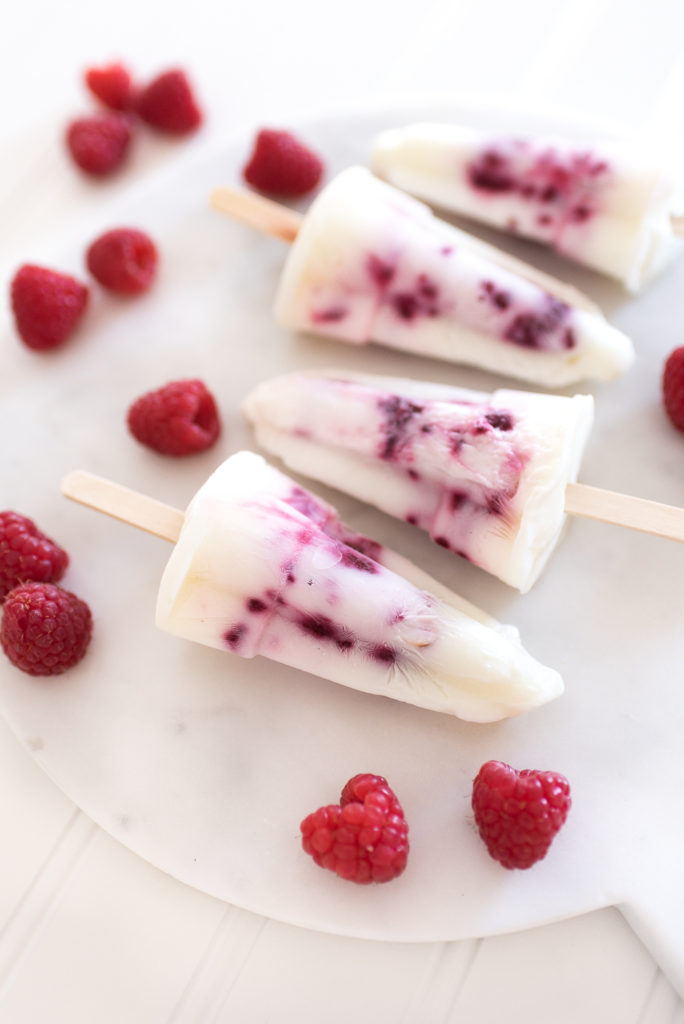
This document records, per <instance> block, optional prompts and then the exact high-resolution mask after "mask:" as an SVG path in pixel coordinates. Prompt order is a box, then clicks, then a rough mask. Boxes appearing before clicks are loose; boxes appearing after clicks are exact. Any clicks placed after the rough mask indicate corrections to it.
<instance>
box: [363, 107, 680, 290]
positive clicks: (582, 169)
mask: <svg viewBox="0 0 684 1024" xmlns="http://www.w3.org/2000/svg"><path fill="white" fill-rule="evenodd" d="M371 163H372V166H373V169H374V170H375V172H376V173H377V174H378V175H380V177H382V178H385V179H386V180H387V181H389V182H392V184H394V185H396V186H398V187H399V188H402V189H406V191H407V192H411V193H412V194H414V195H416V196H420V197H421V199H425V200H427V202H429V203H434V204H435V205H436V206H440V207H442V208H443V209H445V210H451V211H453V212H455V213H459V214H462V215H464V216H466V217H470V218H472V219H473V220H477V221H481V222H484V223H486V224H491V225H493V226H494V227H497V228H500V229H501V230H504V231H509V232H512V233H514V234H519V235H523V236H525V237H527V238H533V239H535V240H536V241H538V242H542V243H543V244H545V245H549V246H551V247H552V248H553V249H556V250H557V251H558V252H560V253H562V254H563V255H564V256H568V257H570V258H571V259H573V260H576V261H578V262H579V263H584V264H586V265H587V266H590V267H593V268H594V269H595V270H599V271H601V272H602V273H604V274H607V275H609V276H610V277H615V278H617V279H618V280H619V281H621V282H622V283H623V284H624V285H625V287H626V288H628V289H629V290H630V291H637V290H638V289H639V288H641V286H642V285H643V284H645V283H646V282H647V281H648V280H649V279H650V278H652V277H653V276H654V275H655V274H657V273H658V272H659V271H660V270H661V269H662V268H663V267H664V266H665V265H666V264H667V263H668V261H669V260H670V259H671V257H672V256H673V255H674V254H675V253H676V252H677V251H678V249H679V245H678V242H677V238H676V236H675V234H674V231H673V225H672V219H671V218H672V216H673V215H676V214H677V213H678V212H679V213H681V212H682V211H683V210H684V196H683V195H682V188H681V184H680V183H678V182H677V181H676V180H675V177H674V175H668V174H667V173H665V172H664V171H663V170H662V169H660V168H658V167H656V166H654V165H653V164H652V163H649V162H648V160H645V159H640V158H639V156H638V154H636V153H635V152H634V151H633V149H632V151H630V150H629V149H628V147H627V146H626V145H625V144H620V143H615V142H605V141H601V142H591V143H589V142H587V143H583V142H574V141H572V140H569V139H563V138H555V137H534V136H527V137H523V136H515V137H511V136H505V135H500V136H497V135H491V134H489V133H487V132H483V131H480V130H478V129H476V128H473V127H468V126H466V125H452V124H449V125H447V124H428V123H425V124H415V125H410V126H408V127H406V128H403V129H397V130H392V131H387V132H384V133H382V134H381V135H379V136H378V138H377V139H376V140H375V144H374V147H373V152H372V157H371Z"/></svg>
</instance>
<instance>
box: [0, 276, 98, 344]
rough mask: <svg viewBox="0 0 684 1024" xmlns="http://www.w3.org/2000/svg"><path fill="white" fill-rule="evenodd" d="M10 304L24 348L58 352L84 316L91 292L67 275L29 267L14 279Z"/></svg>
mask: <svg viewBox="0 0 684 1024" xmlns="http://www.w3.org/2000/svg"><path fill="white" fill-rule="evenodd" d="M10 301H11V304H12V312H13V314H14V322H15V324H16V328H17V331H18V333H19V337H20V338H21V340H22V341H23V342H24V344H25V345H28V347H29V348H33V349H49V348H57V346H58V345H61V344H62V342H64V341H66V340H67V338H69V337H70V336H71V334H72V333H73V331H74V330H75V328H76V325H77V324H78V322H79V320H80V319H81V317H82V316H83V313H84V312H85V308H86V306H87V304H88V289H87V287H86V286H85V285H84V284H81V282H80V281H77V280H76V278H75V277H70V276H69V275H68V274H60V273H59V271H57V270H49V269H48V268H47V267H38V266H35V264H32V263H26V264H24V266H23V267H20V268H19V270H18V271H17V272H16V274H15V275H14V277H13V278H12V283H11V286H10Z"/></svg>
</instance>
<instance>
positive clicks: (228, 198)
mask: <svg viewBox="0 0 684 1024" xmlns="http://www.w3.org/2000/svg"><path fill="white" fill-rule="evenodd" d="M209 202H210V204H211V206H212V207H213V208H214V209H215V210H218V211H219V212H220V213H225V214H226V215H227V216H228V217H233V218H234V219H235V220H240V221H242V222H243V223H244V224H249V226H250V227H252V228H256V230H257V231H262V232H263V233H264V234H265V235H273V236H274V238H282V240H283V241H284V242H288V243H291V242H294V240H295V238H296V237H297V232H298V231H299V229H300V227H301V226H302V220H303V219H304V218H303V217H302V215H301V213H297V211H296V210H290V209H288V207H287V206H281V204H280V203H274V202H273V200H272V199H266V198H265V196H260V195H259V193H258V192H249V191H248V190H247V189H244V188H231V187H229V186H224V187H222V188H217V189H214V191H213V192H212V193H211V195H210V196H209Z"/></svg>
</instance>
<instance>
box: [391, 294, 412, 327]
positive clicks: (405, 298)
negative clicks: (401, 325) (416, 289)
mask: <svg viewBox="0 0 684 1024" xmlns="http://www.w3.org/2000/svg"><path fill="white" fill-rule="evenodd" d="M392 306H393V308H394V311H395V313H396V314H397V316H399V317H401V319H402V320H415V318H416V317H417V316H418V310H419V306H418V299H417V298H416V297H415V295H412V294H411V292H397V294H396V295H393V296H392Z"/></svg>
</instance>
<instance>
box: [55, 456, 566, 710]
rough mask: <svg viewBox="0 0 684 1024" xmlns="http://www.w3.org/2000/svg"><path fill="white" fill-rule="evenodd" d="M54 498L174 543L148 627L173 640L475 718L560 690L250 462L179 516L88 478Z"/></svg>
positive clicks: (498, 639)
mask: <svg viewBox="0 0 684 1024" xmlns="http://www.w3.org/2000/svg"><path fill="white" fill-rule="evenodd" d="M62 490H63V492H64V493H65V494H66V495H67V496H68V497H71V498H73V499H75V500H77V501H80V502H82V503H83V504H86V505H90V506H91V507H94V508H98V509H99V510H100V511H105V512H108V513H109V514H110V515H114V516H116V517H117V518H120V519H124V520H126V521H129V522H132V523H134V524H135V525H139V526H142V527H143V528H144V529H148V530H150V531H151V532H155V533H159V535H161V536H164V537H166V538H167V539H175V540H176V544H175V547H174V549H173V552H172V554H171V557H170V559H169V562H168V564H167V566H166V569H165V571H164V573H163V577H162V580H161V584H160V588H159V594H158V601H157V611H156V621H157V625H158V626H159V627H160V628H161V629H163V630H166V631H168V632H170V633H173V634H176V635H177V636H181V637H184V638H186V639H188V640H194V641H196V642H197V643H201V644H206V645H208V646H210V647H215V648H218V649H219V650H222V651H226V652H228V653H232V654H236V655H240V656H242V657H244V658H251V657H254V656H255V655H257V654H261V655H264V656H265V657H267V658H271V659H273V660H274V661H278V662H282V663H283V664H286V665H290V666H294V667H296V668H298V669H302V670H304V671H307V672H311V673H314V674H315V675H318V676H322V677H323V678H326V679H330V680H332V681H334V682H336V683H341V684H342V685H344V686H350V687H352V688H354V689H357V690H362V691H364V692H367V693H372V694H381V695H384V696H386V697H392V698H395V699H397V700H401V701H406V702H409V703H411V704H415V705H417V706H418V707H422V708H428V709H431V710H434V711H441V712H446V713H448V714H452V715H457V716H458V717H461V718H464V719H467V720H469V721H475V722H490V721H496V720H498V719H501V718H506V717H509V716H512V715H517V714H520V713H521V712H523V711H526V710H528V709H531V708H534V707H537V706H539V705H541V704H544V703H545V702H547V701H549V700H551V699H552V698H554V697H557V696H558V695H559V694H560V693H561V692H562V689H563V683H562V680H561V677H560V675H559V674H558V672H556V671H555V670H553V669H551V668H547V667H545V666H543V665H541V664H540V663H539V662H537V661H536V660H535V659H534V658H533V657H532V656H531V655H529V654H528V653H527V651H526V650H525V649H524V648H523V646H522V645H521V643H520V638H519V635H518V632H517V630H516V629H515V628H514V627H512V626H503V625H501V624H500V623H498V622H496V620H494V619H492V618H490V617H489V616H488V615H486V614H485V613H484V612H482V611H481V610H480V609H478V608H476V607H475V606H474V605H471V604H470V603H468V602H467V601H465V600H464V599H462V598H460V597H458V596H457V595H456V594H454V593H452V592H451V591H449V590H447V589H446V588H445V587H443V586H442V585H441V584H439V583H438V582H437V581H435V580H432V579H430V577H428V576H427V575H426V574H425V573H423V572H422V571H421V570H420V569H418V568H417V567H416V566H414V565H412V564H411V563H410V562H408V561H407V560H406V559H404V558H402V557H401V556H400V555H397V554H395V553H394V552H392V551H390V550H388V549H387V548H385V547H383V546H381V545H380V544H378V543H377V542H375V541H373V540H370V539H369V538H368V537H364V536H362V535H359V534H357V533H355V532H354V531H352V530H350V529H349V528H348V527H346V526H345V525H344V524H343V523H342V522H341V521H340V520H339V518H338V516H337V513H336V511H335V509H334V508H332V506H330V505H328V504H327V503H326V502H324V501H322V500H321V499H320V498H318V497H316V496H315V495H314V494H312V493H310V492H309V491H306V490H304V489H303V488H301V487H299V486H298V485H297V484H296V483H295V482H294V481H293V480H290V479H289V478H288V477H287V476H285V475H283V474H282V473H280V472H279V471H278V470H276V469H274V468H273V467H272V466H269V465H268V464H267V463H266V462H265V461H264V459H263V458H261V457H260V456H258V455H255V454H254V453H252V452H246V451H243V452H238V453H237V454H236V455H233V456H231V457H230V458H229V459H228V460H227V461H225V462H224V463H223V464H222V465H221V466H219V468H218V469H217V470H216V471H215V472H214V473H213V474H212V476H210V477H209V479H208V480H207V481H206V482H205V484H204V485H203V486H202V487H201V488H200V490H199V491H198V492H197V494H196V495H195V497H194V498H193V499H192V501H191V502H190V505H189V506H188V509H187V511H186V512H185V514H183V513H181V512H179V511H177V510H175V509H170V508H169V507H168V506H164V505H160V504H159V503H158V502H153V501H151V500H150V499H146V498H144V497H143V496H141V495H138V494H135V493H134V492H129V491H126V490H125V489H123V488H120V487H117V486H116V485H113V484H111V483H109V482H108V481H102V480H100V479H99V478H97V477H95V478H93V477H92V476H90V474H84V473H74V474H71V475H70V476H69V477H67V478H66V480H65V481H64V482H63V485H62Z"/></svg>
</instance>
